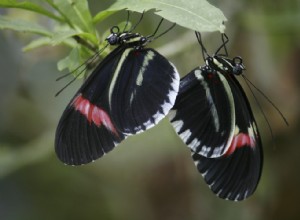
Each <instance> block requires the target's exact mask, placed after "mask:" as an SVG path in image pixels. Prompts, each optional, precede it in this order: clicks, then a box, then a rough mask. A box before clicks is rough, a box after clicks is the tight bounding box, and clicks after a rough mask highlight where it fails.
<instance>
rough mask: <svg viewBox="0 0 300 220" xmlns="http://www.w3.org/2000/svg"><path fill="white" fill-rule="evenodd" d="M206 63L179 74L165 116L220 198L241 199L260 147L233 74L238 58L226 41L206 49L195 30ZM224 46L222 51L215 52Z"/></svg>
mask: <svg viewBox="0 0 300 220" xmlns="http://www.w3.org/2000/svg"><path fill="white" fill-rule="evenodd" d="M196 36H197V38H198V42H199V43H200V45H201V47H202V52H203V55H204V56H205V54H206V58H205V62H206V65H205V66H202V67H197V68H195V69H194V70H192V71H191V72H190V73H189V74H187V75H186V76H185V77H183V78H182V79H181V82H180V88H179V93H178V96H177V98H176V103H175V105H174V107H173V110H171V111H170V114H169V116H170V121H171V123H172V125H173V127H174V129H175V130H176V132H177V134H178V135H179V137H180V138H181V139H182V140H183V142H184V143H185V144H186V145H188V147H189V148H190V149H191V151H192V158H193V160H194V162H195V164H196V166H197V169H198V171H199V172H200V173H201V174H202V176H203V177H204V180H205V181H206V183H207V184H208V185H209V187H210V189H211V190H212V191H213V192H214V193H215V194H216V195H217V196H219V197H220V198H223V199H229V200H235V201H237V200H243V199H245V198H247V197H248V196H250V195H251V194H252V193H253V192H254V191H255V189H256V187H257V184H258V182H259V179H260V176H261V171H262V165H263V152H262V144H261V138H260V135H259V132H258V129H257V125H256V122H255V119H254V116H253V113H252V111H251V108H250V104H249V102H248V99H247V97H246V94H245V93H244V91H243V89H242V87H241V85H240V83H239V82H238V80H237V79H236V77H235V76H237V75H240V74H242V72H243V70H244V69H245V67H244V65H243V62H242V58H240V57H235V58H233V59H230V58H228V56H227V50H226V43H227V42H228V38H227V36H226V35H225V34H223V35H222V39H223V44H222V46H221V47H220V48H219V49H218V50H217V52H216V54H215V55H213V56H209V55H207V52H206V49H205V48H204V47H203V44H202V41H201V35H200V33H198V32H196ZM221 48H224V49H225V51H226V55H220V54H219V51H220V49H221Z"/></svg>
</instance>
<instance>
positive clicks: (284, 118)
mask: <svg viewBox="0 0 300 220" xmlns="http://www.w3.org/2000/svg"><path fill="white" fill-rule="evenodd" d="M242 76H243V77H244V79H245V80H246V81H247V82H249V83H250V84H251V86H253V88H255V89H256V90H257V91H258V92H259V93H260V94H261V95H262V96H263V97H264V98H265V99H266V100H267V101H268V102H269V103H270V104H271V105H272V106H273V108H275V109H276V111H277V113H278V114H279V115H280V116H281V118H282V120H283V121H284V123H285V124H286V125H287V126H289V122H288V120H287V119H286V117H284V115H283V114H282V112H281V111H280V110H279V108H278V107H277V106H276V105H275V104H274V103H273V102H272V101H271V100H270V99H269V98H268V97H267V96H266V95H265V94H264V93H263V92H262V91H261V90H260V89H259V88H257V87H256V86H255V85H254V84H253V83H252V82H251V81H250V80H249V79H248V78H247V77H246V76H244V75H242Z"/></svg>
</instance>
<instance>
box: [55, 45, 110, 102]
mask: <svg viewBox="0 0 300 220" xmlns="http://www.w3.org/2000/svg"><path fill="white" fill-rule="evenodd" d="M108 45H109V44H106V45H105V46H104V47H103V48H101V50H99V51H98V52H97V53H95V54H94V55H93V56H91V57H90V58H88V60H87V61H85V62H84V63H83V64H81V65H80V66H78V67H77V68H76V69H74V70H73V71H71V72H69V73H67V74H65V75H63V76H61V77H58V78H57V79H56V81H59V80H61V79H63V78H65V77H67V76H69V75H71V74H73V73H74V72H76V71H77V70H79V69H80V68H81V67H82V66H83V65H85V64H86V63H87V62H90V61H91V62H93V61H94V60H95V59H96V58H97V57H98V56H99V55H100V54H101V53H102V52H103V51H104V50H105V48H106V47H107V46H108ZM85 69H86V68H84V69H83V70H81V71H80V72H79V73H78V74H77V75H76V76H75V77H74V79H72V80H71V81H70V82H68V83H67V84H66V85H65V86H64V87H63V88H62V89H60V90H59V91H58V92H57V93H56V94H55V97H56V96H58V95H59V94H60V93H61V92H62V91H64V90H65V88H67V87H68V86H69V85H70V84H72V83H73V82H74V81H75V80H76V79H77V78H78V77H79V76H80V75H81V74H82V73H83V72H84V70H85Z"/></svg>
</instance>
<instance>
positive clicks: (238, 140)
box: [225, 133, 255, 156]
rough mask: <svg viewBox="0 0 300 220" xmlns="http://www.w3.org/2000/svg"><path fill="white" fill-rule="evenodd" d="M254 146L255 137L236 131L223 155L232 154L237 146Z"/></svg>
mask: <svg viewBox="0 0 300 220" xmlns="http://www.w3.org/2000/svg"><path fill="white" fill-rule="evenodd" d="M246 146H247V147H249V146H250V147H252V148H254V147H255V139H254V138H253V137H251V136H250V135H249V134H245V133H238V134H236V135H234V136H233V139H232V142H231V144H230V146H229V148H228V150H227V151H226V153H225V155H226V156H229V155H230V154H232V153H233V152H234V151H235V150H236V149H237V148H240V147H246Z"/></svg>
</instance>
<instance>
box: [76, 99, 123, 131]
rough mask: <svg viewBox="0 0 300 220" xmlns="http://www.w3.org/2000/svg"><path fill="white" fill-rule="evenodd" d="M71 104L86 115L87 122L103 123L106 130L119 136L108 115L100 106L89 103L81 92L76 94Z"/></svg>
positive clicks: (98, 124)
mask: <svg viewBox="0 0 300 220" xmlns="http://www.w3.org/2000/svg"><path fill="white" fill-rule="evenodd" d="M72 105H73V106H74V108H75V110H77V111H79V112H80V113H81V114H83V115H84V116H85V117H86V119H87V120H88V122H89V123H91V122H93V123H94V124H95V125H97V126H98V127H100V126H101V125H102V124H103V125H104V126H105V127H106V128H107V129H108V130H110V131H111V132H112V133H114V134H115V135H116V136H119V135H118V132H117V130H116V128H115V126H114V124H113V123H112V121H111V119H110V117H109V115H108V114H107V113H106V112H105V111H104V110H103V109H102V108H100V107H98V106H96V105H93V104H92V103H90V101H89V100H88V99H85V98H84V97H83V96H82V94H79V95H78V96H76V98H75V99H74V101H73V103H72Z"/></svg>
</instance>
